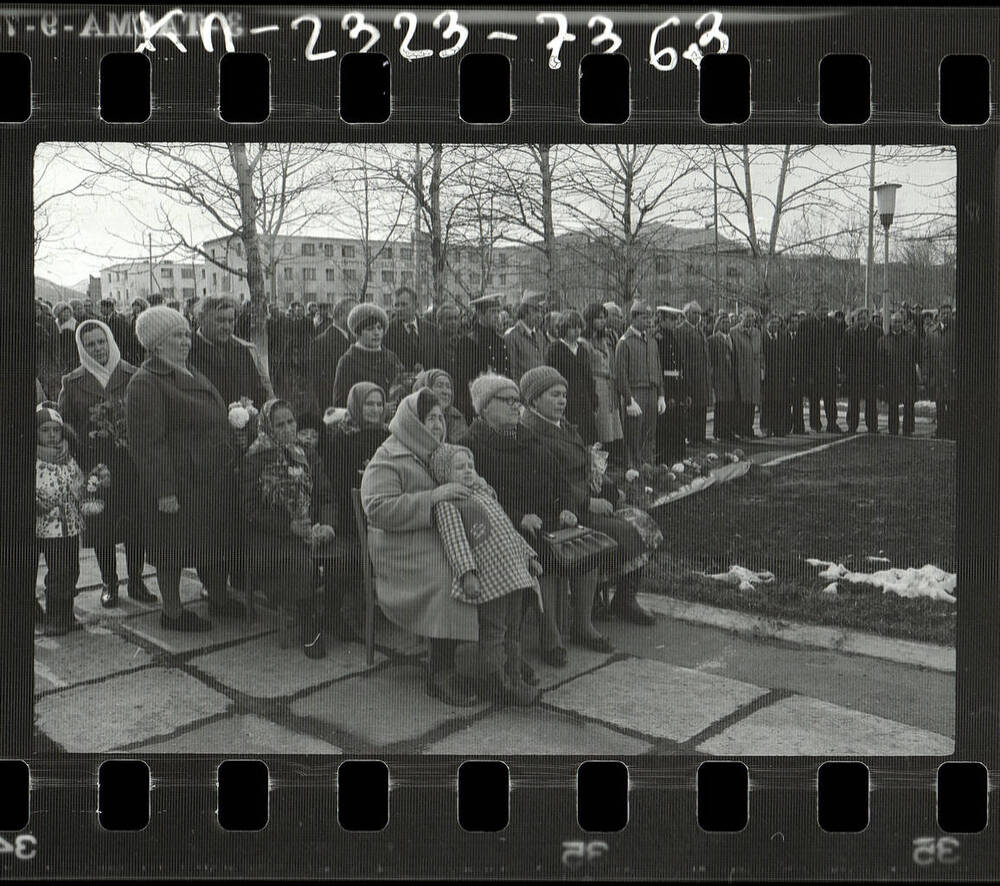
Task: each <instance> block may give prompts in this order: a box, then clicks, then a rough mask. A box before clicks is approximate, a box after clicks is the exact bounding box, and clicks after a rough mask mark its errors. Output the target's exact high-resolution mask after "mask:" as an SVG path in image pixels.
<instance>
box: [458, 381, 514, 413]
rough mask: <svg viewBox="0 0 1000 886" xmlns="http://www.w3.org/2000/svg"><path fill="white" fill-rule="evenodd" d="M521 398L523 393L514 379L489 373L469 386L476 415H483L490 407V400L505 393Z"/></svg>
mask: <svg viewBox="0 0 1000 886" xmlns="http://www.w3.org/2000/svg"><path fill="white" fill-rule="evenodd" d="M505 391H506V392H508V393H511V394H513V395H514V396H515V397H520V396H521V392H520V391H519V390H518V389H517V384H515V382H514V381H513V379H509V378H507V377H506V376H505V375H495V374H494V373H492V372H488V373H486V374H484V375H480V376H479V377H478V378H477V379H475V380H474V381H473V382H472V383H471V384H470V385H469V398H470V399H471V400H472V408H473V409H475V410H476V415H482V412H483V410H484V409H485V408H486V407H487V406H488V405H489V402H490V400H492V399H493V398H494V397H497V396H499V395H500V394H502V393H504V392H505Z"/></svg>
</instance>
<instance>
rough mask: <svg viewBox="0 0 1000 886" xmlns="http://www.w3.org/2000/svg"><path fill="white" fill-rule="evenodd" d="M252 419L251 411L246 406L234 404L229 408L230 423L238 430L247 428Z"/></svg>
mask: <svg viewBox="0 0 1000 886" xmlns="http://www.w3.org/2000/svg"><path fill="white" fill-rule="evenodd" d="M249 421H250V413H249V412H248V411H247V409H246V407H244V406H234V407H232V408H231V409H230V410H229V424H231V425H232V426H233V427H234V428H236V429H237V430H240V429H241V428H245V427H246V426H247V424H248V423H249Z"/></svg>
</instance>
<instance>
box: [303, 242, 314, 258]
mask: <svg viewBox="0 0 1000 886" xmlns="http://www.w3.org/2000/svg"><path fill="white" fill-rule="evenodd" d="M302 254H303V255H315V254H316V244H315V243H303V244H302Z"/></svg>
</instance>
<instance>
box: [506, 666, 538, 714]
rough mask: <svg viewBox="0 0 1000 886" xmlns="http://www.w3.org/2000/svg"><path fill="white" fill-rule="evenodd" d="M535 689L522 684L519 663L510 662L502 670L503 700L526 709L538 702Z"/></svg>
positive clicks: (522, 678) (522, 679)
mask: <svg viewBox="0 0 1000 886" xmlns="http://www.w3.org/2000/svg"><path fill="white" fill-rule="evenodd" d="M540 695H541V692H539V691H538V690H537V689H535V688H533V687H531V686H529V685H528V684H527V683H525V682H524V677H523V675H522V673H521V664H520V662H516V661H515V662H510V663H508V664H507V666H506V667H505V668H504V698H505V700H506V701H508V702H510V703H512V704H515V705H517V706H518V707H527V706H528V705H533V704H534V703H535V702H536V701H538V697H539V696H540Z"/></svg>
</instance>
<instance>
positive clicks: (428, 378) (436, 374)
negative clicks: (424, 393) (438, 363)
mask: <svg viewBox="0 0 1000 886" xmlns="http://www.w3.org/2000/svg"><path fill="white" fill-rule="evenodd" d="M439 378H446V379H448V384H450V385H451V392H452V394H454V393H455V381H454V379H452V377H451V375H450V374H449V373H447V372H445V371H444V370H443V369H425V370H424V371H423V372H418V373H417V377H416V378H415V379H414V380H413V390H415V391H419V390H420V389H421V388H433V387H434V382H436V381H437V380H438V379H439Z"/></svg>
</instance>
